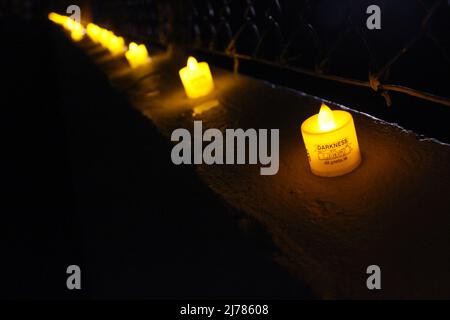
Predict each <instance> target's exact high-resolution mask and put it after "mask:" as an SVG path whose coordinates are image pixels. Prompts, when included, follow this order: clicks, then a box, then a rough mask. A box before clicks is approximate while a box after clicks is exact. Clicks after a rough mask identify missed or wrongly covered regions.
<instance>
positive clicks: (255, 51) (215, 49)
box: [94, 0, 450, 106]
mask: <svg viewBox="0 0 450 320" xmlns="http://www.w3.org/2000/svg"><path fill="white" fill-rule="evenodd" d="M372 4H376V5H378V6H379V7H380V9H381V21H382V24H381V29H380V30H369V29H368V28H367V26H366V20H367V18H368V17H369V16H370V15H369V14H367V12H366V9H367V7H368V6H369V5H372ZM94 5H95V8H96V10H95V12H97V13H98V15H99V16H101V17H102V18H105V17H107V18H106V19H107V20H108V21H106V22H107V23H108V22H111V23H117V24H119V25H120V26H119V27H120V28H122V29H126V30H124V32H126V33H128V34H129V35H130V36H133V37H134V38H138V39H143V40H145V39H151V40H152V41H157V42H159V43H162V44H166V45H167V44H168V43H170V42H178V43H181V44H183V45H185V46H187V47H191V48H197V49H202V50H206V51H208V52H210V53H214V54H219V55H226V56H229V57H232V58H233V59H235V61H236V66H238V62H239V60H253V61H258V62H261V63H264V64H270V65H274V66H279V67H281V68H288V69H290V70H293V71H295V72H298V73H301V74H307V75H310V76H314V77H319V78H324V79H328V80H332V81H337V82H342V83H345V84H349V85H353V86H359V87H366V88H368V89H370V90H374V91H376V92H377V93H379V94H380V95H381V96H383V97H384V99H385V101H386V104H387V105H391V98H390V92H393V91H395V92H401V93H403V94H407V95H411V96H414V97H417V98H421V99H426V100H429V101H432V102H435V103H439V104H443V105H447V106H450V99H449V92H450V90H449V83H450V37H449V32H450V4H449V3H448V1H446V0H411V1H405V0H403V1H365V0H360V1H356V0H340V1H334V0H315V1H314V0H296V1H289V0H169V1H158V0H126V1H120V0H108V1H95V2H94ZM124 6H126V8H127V9H126V10H123V8H124Z"/></svg>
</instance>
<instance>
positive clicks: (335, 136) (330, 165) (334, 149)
mask: <svg viewBox="0 0 450 320" xmlns="http://www.w3.org/2000/svg"><path fill="white" fill-rule="evenodd" d="M301 131H302V137H303V141H304V143H305V147H306V151H307V155H308V160H309V165H310V167H311V171H312V172H313V173H314V174H316V175H318V176H322V177H335V176H340V175H343V174H346V173H348V172H350V171H352V170H354V169H355V168H356V167H358V165H359V164H360V163H361V153H360V151H359V145H358V138H357V136H356V130H355V125H354V123H353V117H352V115H351V114H350V113H349V112H347V111H343V110H331V109H330V108H328V107H327V106H326V105H325V104H322V106H321V108H320V111H319V113H318V114H316V115H313V116H312V117H309V118H308V119H306V120H305V121H304V122H303V123H302V127H301Z"/></svg>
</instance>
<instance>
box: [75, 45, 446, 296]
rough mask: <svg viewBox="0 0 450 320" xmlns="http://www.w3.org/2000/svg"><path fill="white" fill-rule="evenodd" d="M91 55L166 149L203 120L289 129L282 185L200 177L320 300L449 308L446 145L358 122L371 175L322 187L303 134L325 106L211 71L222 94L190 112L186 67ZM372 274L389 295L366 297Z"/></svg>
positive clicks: (229, 172) (160, 58)
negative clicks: (377, 272) (415, 302)
mask: <svg viewBox="0 0 450 320" xmlns="http://www.w3.org/2000/svg"><path fill="white" fill-rule="evenodd" d="M81 46H83V44H81ZM93 50H94V49H92V48H90V49H89V50H86V53H87V54H90V53H92V58H93V59H95V61H96V63H98V65H99V67H101V68H103V70H104V71H105V73H106V74H107V75H108V77H109V78H110V81H111V83H112V84H113V85H114V86H116V87H117V89H118V90H120V91H122V92H124V93H126V94H127V95H128V96H129V98H130V101H131V102H132V104H133V105H134V106H135V107H136V108H137V109H138V110H140V111H141V112H142V113H143V114H144V115H145V116H147V117H148V118H149V120H151V121H152V122H153V123H154V124H155V125H156V126H157V127H158V128H159V130H160V131H161V132H162V133H163V134H164V135H165V136H167V137H168V138H170V135H171V133H172V131H173V130H174V129H176V128H187V129H190V130H192V126H193V121H194V120H202V121H203V126H204V129H206V128H219V129H222V130H224V129H225V128H244V129H245V128H267V129H270V128H279V129H280V170H279V172H278V174H277V175H275V176H261V175H260V174H259V165H214V166H208V165H199V166H197V168H196V171H197V173H198V176H199V177H200V178H201V180H202V181H203V182H204V183H205V184H206V185H207V186H209V187H210V188H211V189H212V190H213V191H214V192H215V193H216V194H218V195H219V196H220V197H221V198H222V199H223V201H224V202H225V203H227V204H228V205H230V206H231V207H233V208H234V209H235V210H238V211H242V212H245V213H246V214H247V215H248V216H250V217H252V218H253V219H255V220H256V221H258V222H259V223H261V224H262V225H263V226H264V228H265V229H266V230H267V231H268V232H269V233H270V235H271V236H272V239H273V243H274V244H275V245H276V247H277V248H278V249H279V251H278V253H277V256H276V257H275V258H276V259H277V260H278V261H279V263H280V264H282V265H284V266H285V267H286V268H288V269H289V270H290V271H291V272H292V274H294V275H295V276H297V277H298V278H299V279H301V280H303V281H306V282H307V283H308V284H310V285H311V287H312V288H313V290H314V291H315V293H316V294H317V295H318V296H319V297H323V298H369V299H372V298H449V297H450V285H449V284H450V250H449V249H450V201H449V199H450V188H449V186H448V183H449V181H450V179H449V178H450V146H449V145H446V144H442V143H439V142H437V141H434V140H431V139H421V138H419V137H418V136H416V135H415V134H414V133H413V132H409V131H406V130H404V129H402V128H400V127H398V126H396V125H394V124H389V123H386V122H383V121H381V120H378V119H375V118H373V117H370V116H368V115H365V114H362V113H358V112H356V111H353V110H350V111H351V112H352V114H353V117H354V121H355V125H356V130H357V133H358V139H359V144H360V148H361V150H362V154H363V163H362V164H361V166H360V167H359V168H358V169H357V170H355V171H354V172H352V173H351V174H348V175H346V176H342V177H338V178H320V177H316V176H314V175H312V174H311V173H310V170H309V166H308V163H307V160H306V154H305V148H304V145H303V142H302V139H301V136H300V125H301V122H302V121H303V120H305V119H306V118H307V117H309V116H310V115H312V114H314V113H317V111H318V109H319V106H320V101H319V99H317V98H315V97H312V96H309V95H307V94H304V93H301V92H297V91H294V90H289V89H286V88H283V87H277V86H275V85H272V84H271V83H268V82H263V81H260V80H256V79H253V78H249V77H245V76H241V75H235V74H232V73H230V72H228V71H225V70H221V69H216V68H213V74H214V76H215V84H216V89H217V90H216V92H215V93H214V95H213V96H211V97H209V98H206V99H200V101H197V102H192V101H190V100H188V99H187V98H186V97H185V94H184V91H183V89H182V87H181V83H180V82H179V79H178V73H177V72H178V69H179V68H180V66H181V65H182V64H184V62H185V60H184V59H185V57H179V56H177V55H170V54H164V53H161V54H157V55H154V57H153V62H152V64H151V65H150V66H149V67H148V68H146V69H144V70H138V71H130V69H129V68H128V66H127V64H126V61H125V60H124V59H123V57H122V58H116V59H105V57H104V56H103V57H102V55H99V54H98V52H96V53H95V54H93V52H94V51H93ZM214 100H217V106H215V107H213V108H208V107H206V108H205V106H208V103H210V102H211V101H214ZM205 103H206V104H205ZM330 104H331V105H332V106H333V107H334V108H339V107H341V106H337V105H333V104H332V103H330ZM202 106H203V108H204V109H205V110H204V111H203V112H201V113H199V112H198V109H197V112H196V114H195V115H193V110H194V109H195V108H198V107H202ZM342 108H344V107H342ZM149 183H151V182H150V181H149ZM186 192H189V190H186ZM199 206H201V203H199ZM211 214H214V212H211ZM371 264H376V265H379V266H380V267H381V270H382V290H380V291H369V290H368V289H367V288H366V278H367V274H366V268H367V266H369V265H371Z"/></svg>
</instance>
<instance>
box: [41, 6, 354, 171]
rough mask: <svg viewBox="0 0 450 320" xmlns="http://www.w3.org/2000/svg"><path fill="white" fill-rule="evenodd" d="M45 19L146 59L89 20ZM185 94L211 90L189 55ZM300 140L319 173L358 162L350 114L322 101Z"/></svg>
mask: <svg viewBox="0 0 450 320" xmlns="http://www.w3.org/2000/svg"><path fill="white" fill-rule="evenodd" d="M49 19H50V20H51V21H53V22H55V23H57V24H60V25H62V26H63V27H64V28H65V29H66V30H68V31H69V32H70V35H71V38H72V39H73V40H74V41H80V40H81V39H83V37H84V34H85V33H86V34H87V35H88V36H89V38H90V39H91V40H92V41H93V42H95V43H99V44H100V45H102V46H103V47H105V48H107V49H108V50H109V51H110V52H111V54H113V55H120V54H123V53H125V57H126V59H127V60H128V63H129V64H130V66H131V67H132V68H138V67H140V66H142V65H145V64H147V63H149V62H150V57H149V55H148V51H147V48H146V47H145V45H144V44H136V43H134V42H131V43H130V44H129V46H128V49H126V46H125V40H124V39H123V38H122V37H119V36H116V35H115V34H114V32H112V31H110V30H107V29H104V28H101V27H99V26H97V25H95V24H93V23H89V24H88V25H87V27H86V29H84V27H83V26H82V25H81V24H80V23H78V22H76V21H75V20H73V19H71V18H69V17H66V16H62V15H59V14H56V13H50V14H49ZM179 75H180V78H181V82H182V84H183V87H184V89H185V92H186V95H187V96H188V97H189V98H191V99H197V98H200V97H204V96H207V95H209V94H211V93H212V92H213V91H214V81H213V77H212V74H211V70H210V68H209V65H208V64H207V63H206V62H197V60H196V59H195V58H194V57H189V58H188V61H187V65H186V67H184V68H182V69H181V70H180V71H179ZM301 132H302V137H303V141H304V143H305V147H306V151H307V156H308V160H309V165H310V168H311V171H312V172H313V173H314V174H315V175H318V176H322V177H335V176H341V175H344V174H346V173H349V172H351V171H353V170H354V169H355V168H357V167H358V166H359V164H360V163H361V153H360V150H359V145H358V139H357V136H356V130H355V125H354V122H353V117H352V115H351V114H350V113H349V112H347V111H343V110H331V109H330V108H329V107H328V106H326V105H325V104H322V106H321V108H320V111H319V113H318V114H315V115H313V116H311V117H309V118H308V119H306V120H305V121H304V122H303V123H302V126H301Z"/></svg>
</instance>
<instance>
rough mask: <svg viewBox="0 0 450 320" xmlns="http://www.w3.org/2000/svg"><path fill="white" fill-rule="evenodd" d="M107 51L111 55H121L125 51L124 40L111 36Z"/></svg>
mask: <svg viewBox="0 0 450 320" xmlns="http://www.w3.org/2000/svg"><path fill="white" fill-rule="evenodd" d="M108 50H109V51H110V52H111V53H112V54H113V55H118V54H121V53H123V52H124V51H125V40H124V39H123V38H122V37H117V36H115V35H113V36H112V37H111V39H110V40H109V43H108Z"/></svg>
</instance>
